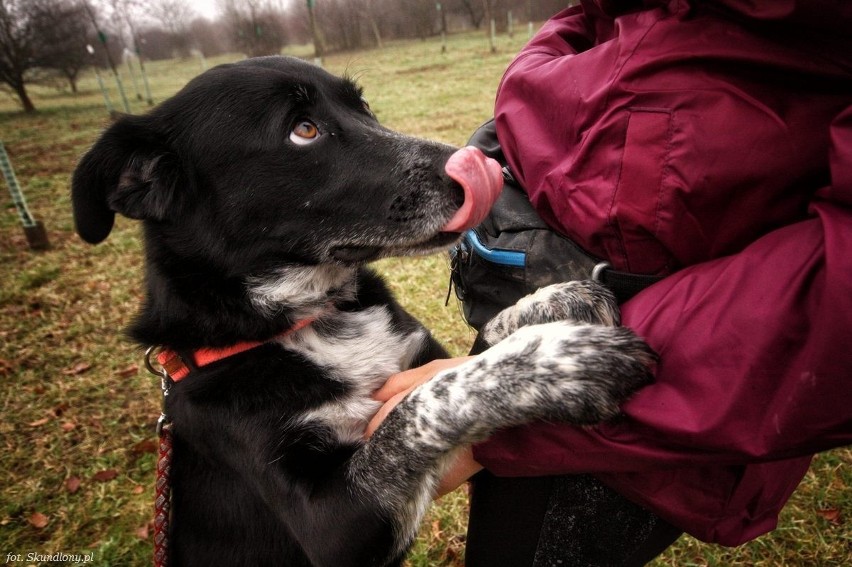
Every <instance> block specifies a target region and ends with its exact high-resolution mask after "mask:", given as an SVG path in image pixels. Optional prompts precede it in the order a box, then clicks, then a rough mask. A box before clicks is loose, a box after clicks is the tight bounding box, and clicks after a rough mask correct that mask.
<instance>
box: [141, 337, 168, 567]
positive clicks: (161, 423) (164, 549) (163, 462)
mask: <svg viewBox="0 0 852 567" xmlns="http://www.w3.org/2000/svg"><path fill="white" fill-rule="evenodd" d="M154 350H155V347H151V348H149V349H148V351H147V352H146V353H145V366H146V367H147V368H148V371H149V372H150V373H151V374H154V375H155V376H159V377H160V387H161V389H162V392H163V409H162V412H161V413H160V418H159V419H158V420H157V437H158V439H159V450H158V452H157V483H156V485H155V497H154V567H167V566H168V563H169V520H170V519H171V508H172V500H171V492H172V485H171V482H170V476H171V470H172V443H173V440H174V434H173V433H172V424H171V421H170V420H169V418H168V416H167V415H166V398H167V397H168V395H169V389H170V388H171V385H172V379H171V378H170V377H169V373H168V372H167V371H166V369H165V368H159V369H157V368H154V365H153V364H152V363H151V355H152V354H153V353H154Z"/></svg>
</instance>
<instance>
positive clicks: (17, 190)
mask: <svg viewBox="0 0 852 567" xmlns="http://www.w3.org/2000/svg"><path fill="white" fill-rule="evenodd" d="M0 171H2V172H3V177H4V178H5V179H6V185H8V186H9V193H11V194H12V201H13V202H14V203H15V208H16V209H17V210H18V216H19V217H20V219H21V224H22V225H23V227H24V234H25V235H26V237H27V243H28V244H29V246H30V249H32V250H47V249H48V248H50V242H48V240H47V232H46V231H45V230H44V225H43V224H41V222H39V221H37V220H36V219H34V218H33V216H32V214H30V210H29V209H28V208H27V201H26V199H24V193H23V192H22V191H21V187H20V185H18V179H17V178H16V177H15V170H13V169H12V162H11V161H9V154H7V153H6V146H4V145H3V142H0Z"/></svg>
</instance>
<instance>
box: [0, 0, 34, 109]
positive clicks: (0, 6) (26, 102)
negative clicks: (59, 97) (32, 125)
mask: <svg viewBox="0 0 852 567" xmlns="http://www.w3.org/2000/svg"><path fill="white" fill-rule="evenodd" d="M32 4H34V2H31V1H30V0H0V81H2V82H3V84H4V85H6V86H7V87H8V88H10V89H11V90H12V91H13V92H14V93H15V95H17V97H18V99H19V100H20V101H21V106H23V108H24V111H25V112H35V105H33V102H32V100H31V99H30V97H29V94H28V93H27V87H26V84H27V82H28V81H27V77H26V75H27V73H28V72H29V71H31V70H32V69H33V68H34V67H35V66H36V57H35V55H36V54H35V40H36V30H35V27H34V21H33V17H32V10H31V7H32Z"/></svg>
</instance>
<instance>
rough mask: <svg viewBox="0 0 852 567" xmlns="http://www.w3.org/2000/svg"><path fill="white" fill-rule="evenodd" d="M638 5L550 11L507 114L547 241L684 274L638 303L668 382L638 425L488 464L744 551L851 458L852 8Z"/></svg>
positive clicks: (758, 1) (555, 442) (482, 451)
mask: <svg viewBox="0 0 852 567" xmlns="http://www.w3.org/2000/svg"><path fill="white" fill-rule="evenodd" d="M644 4H645V5H644V6H642V2H637V1H629V0H628V1H622V2H618V1H617V0H616V1H613V0H610V1H609V2H604V1H603V0H600V1H598V2H591V1H589V2H584V4H583V6H582V7H576V8H572V9H569V10H567V11H565V12H563V13H561V14H559V15H557V16H556V17H554V18H553V19H552V20H551V21H550V22H548V23H547V24H546V25H545V26H544V28H543V29H542V30H541V32H540V33H539V34H538V35H537V36H536V37H535V38H534V39H533V40H532V41H531V43H530V44H529V45H528V46H527V47H526V48H525V49H524V50H523V51H522V52H521V54H520V55H519V56H518V57H517V59H516V60H515V61H514V62H513V63H512V65H511V67H510V68H509V69H508V71H507V72H506V75H505V77H504V79H503V82H502V84H501V86H500V89H499V92H498V96H497V102H496V112H495V115H496V119H497V128H498V136H499V139H500V142H501V144H502V146H503V149H504V151H505V153H506V155H507V159H508V161H509V163H510V165H511V167H512V168H513V170H514V173H515V174H516V176H517V177H518V179H519V180H520V182H521V183H522V185H523V186H524V187H526V188H527V190H528V192H529V194H530V197H531V199H532V201H533V203H534V204H535V206H536V208H537V209H538V210H539V211H540V212H541V214H542V215H543V216H544V217H545V218H546V219H547V220H548V221H549V222H550V223H551V225H552V226H554V227H556V228H557V229H558V230H560V231H562V232H564V233H565V234H566V235H568V236H570V237H571V238H573V239H574V240H575V241H576V242H578V243H580V244H581V245H582V246H584V247H585V248H586V249H587V250H588V251H589V252H591V253H593V254H595V255H597V256H599V257H603V258H607V259H609V260H610V261H611V262H612V264H613V265H614V266H615V267H616V268H617V269H621V270H628V271H631V272H635V273H649V274H672V275H670V276H669V277H667V278H666V279H664V280H663V281H662V282H660V283H659V284H656V285H654V286H652V287H650V288H648V289H647V290H645V291H644V292H642V293H641V294H639V295H638V296H636V297H635V298H633V299H632V300H630V301H628V302H627V303H626V304H625V305H624V306H623V319H624V323H625V325H627V326H629V327H631V328H633V329H634V330H635V331H636V332H637V333H638V334H639V335H641V336H643V337H645V338H646V340H647V341H648V342H649V344H650V345H651V346H652V347H653V348H654V349H655V350H656V351H657V352H658V353H659V354H660V363H659V366H658V368H657V372H656V383H655V384H653V385H651V386H649V387H647V388H645V389H644V390H642V391H641V392H640V393H638V394H637V395H636V396H635V397H634V398H633V399H632V400H630V401H629V402H628V403H627V404H626V405H625V406H624V414H625V417H624V419H623V420H619V421H617V422H612V423H608V424H604V425H601V426H599V427H595V428H588V429H581V428H572V427H569V426H562V425H557V424H534V425H530V426H528V427H525V428H519V429H513V430H509V431H504V432H501V433H500V434H498V435H496V436H495V437H494V438H493V439H491V440H490V441H488V442H486V443H483V444H481V445H479V446H477V447H475V449H474V454H475V457H476V458H477V460H478V461H479V462H480V463H482V464H483V465H485V466H486V467H487V468H488V469H490V470H491V471H492V472H494V473H495V474H498V475H504V476H526V475H548V474H560V473H575V472H577V473H580V472H590V473H595V474H596V476H598V478H600V479H601V480H602V481H603V482H604V483H606V484H608V485H609V486H611V487H612V488H614V489H616V490H617V491H619V492H620V493H622V494H623V495H625V496H627V497H628V498H630V499H632V500H634V501H635V502H637V503H639V504H641V505H643V506H646V507H647V508H649V509H651V510H653V511H655V512H656V513H657V514H658V515H660V516H662V517H663V518H665V519H667V520H668V521H670V522H672V523H673V524H675V525H677V526H679V527H681V528H683V529H684V530H686V531H687V532H689V533H691V534H692V535H694V536H696V537H698V538H700V539H702V540H705V541H710V542H717V543H721V544H726V545H737V544H740V543H742V542H744V541H747V540H749V539H752V538H754V537H757V536H758V535H760V534H762V533H765V532H767V531H769V530H772V529H773V528H774V527H775V525H776V521H777V515H778V512H779V511H780V509H781V508H782V506H783V505H784V503H785V502H786V501H787V499H788V497H789V496H790V494H791V493H792V492H793V490H794V489H795V487H796V486H797V484H798V483H799V481H800V480H801V478H802V476H803V475H804V473H805V471H806V470H807V468H808V464H809V462H810V455H812V454H813V453H815V452H818V451H821V450H825V449H829V448H832V447H836V446H839V445H843V444H848V443H850V442H852V380H850V375H852V340H850V336H852V36H850V35H849V33H848V30H849V29H852V2H834V1H828V0H823V1H811V2H804V1H799V2H797V1H795V0H750V1H749V0H718V1H716V2H699V1H685V0H670V1H668V2H665V1H659V2H651V1H647V0H646V2H645V3H644ZM625 6H638V7H637V8H636V9H635V10H634V11H629V10H626V9H625ZM613 16H617V17H615V18H613Z"/></svg>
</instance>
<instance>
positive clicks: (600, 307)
mask: <svg viewBox="0 0 852 567" xmlns="http://www.w3.org/2000/svg"><path fill="white" fill-rule="evenodd" d="M620 320H621V318H620V313H619V310H618V303H617V301H616V300H615V296H614V295H613V294H612V292H610V291H609V290H608V289H607V288H606V287H604V286H603V285H601V284H599V283H597V282H595V281H592V280H577V281H570V282H564V283H558V284H553V285H549V286H547V287H543V288H541V289H539V290H538V291H536V292H535V293H532V294H530V295H527V296H526V297H523V298H521V299H520V300H519V301H518V302H517V303H516V304H515V305H512V306H511V307H507V308H506V309H504V310H502V311H500V312H499V313H498V314H497V315H496V316H494V318H493V319H491V320H490V321H489V322H488V323H486V324H485V326H484V327H483V329H482V338H483V339H485V341H486V342H487V343H488V344H490V345H495V344H497V343H499V342H500V341H501V340H503V339H505V338H506V337H508V336H509V335H511V334H512V333H514V332H515V331H517V330H518V329H520V328H521V327H526V326H528V325H539V324H542V323H552V322H555V321H569V322H573V323H588V324H596V325H606V326H612V327H614V326H617V325H618V324H619V323H620Z"/></svg>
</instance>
